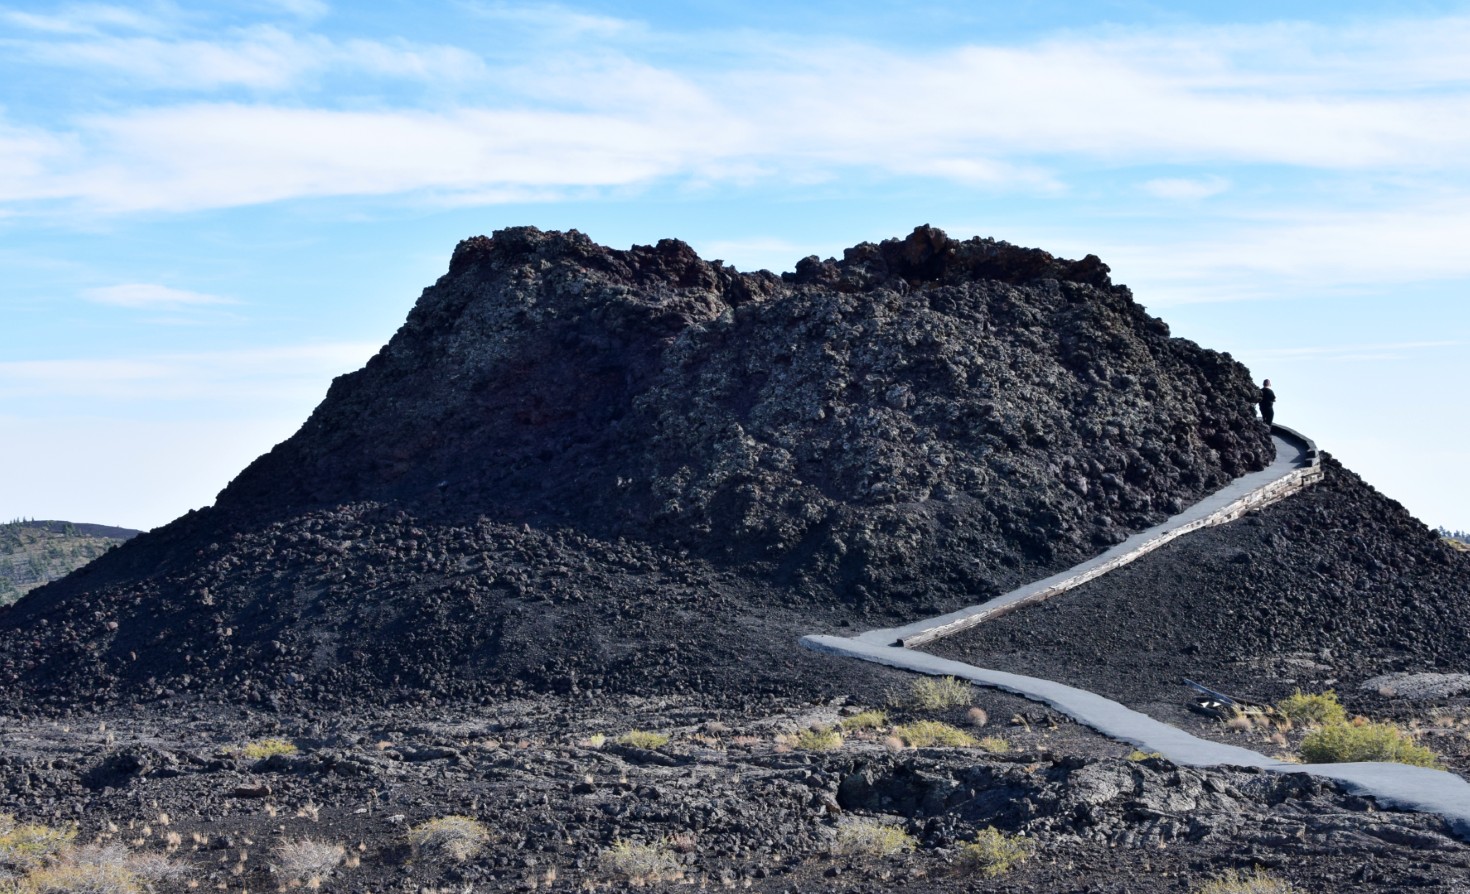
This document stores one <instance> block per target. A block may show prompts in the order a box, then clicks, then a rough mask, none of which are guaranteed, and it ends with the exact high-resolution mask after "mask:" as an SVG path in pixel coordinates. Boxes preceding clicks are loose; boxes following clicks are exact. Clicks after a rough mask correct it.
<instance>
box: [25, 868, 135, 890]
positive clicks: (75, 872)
mask: <svg viewBox="0 0 1470 894" xmlns="http://www.w3.org/2000/svg"><path fill="white" fill-rule="evenodd" d="M151 889H152V886H151V885H148V884H146V883H145V881H144V880H143V879H142V878H139V877H138V875H137V874H136V873H134V872H133V871H132V870H130V869H128V868H127V867H126V866H123V865H120V864H116V863H56V864H54V865H51V866H45V867H42V868H41V869H37V870H36V871H34V872H32V873H31V874H30V875H28V876H26V877H25V878H24V879H21V881H20V882H19V883H18V884H17V885H16V886H15V891H16V894H144V892H146V891H148V890H151Z"/></svg>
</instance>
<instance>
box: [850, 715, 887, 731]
mask: <svg viewBox="0 0 1470 894" xmlns="http://www.w3.org/2000/svg"><path fill="white" fill-rule="evenodd" d="M887 725H888V712H887V711H863V712H862V713H861V714H854V715H852V716H851V717H845V718H843V720H842V723H840V724H839V726H841V727H842V731H843V732H845V733H852V732H857V731H858V730H865V729H874V730H876V729H882V728H883V727H885V726H887Z"/></svg>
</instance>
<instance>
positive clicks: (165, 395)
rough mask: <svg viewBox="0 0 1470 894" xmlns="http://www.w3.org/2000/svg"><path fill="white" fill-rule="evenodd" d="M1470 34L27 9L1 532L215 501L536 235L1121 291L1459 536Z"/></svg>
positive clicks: (1121, 7)
mask: <svg viewBox="0 0 1470 894" xmlns="http://www.w3.org/2000/svg"><path fill="white" fill-rule="evenodd" d="M1466 47H1470V2H1454V3H1451V2H1413V0H1409V2H1396V3H1393V4H1388V3H1376V2H1375V3H1369V2H1355V0H1339V2H1334V3H1290V2H1273V3H1269V4H1268V3H1263V2H1254V0H1243V2H1236V3H1231V4H1203V3H1200V4H1169V5H1160V4H1156V3H1150V2H1134V0H1116V2H1108V0H1098V2H1060V0H1013V2H1008V3H1004V4H1001V3H989V2H987V3H976V2H973V0H965V2H944V0H934V2H914V3H909V4H903V5H900V4H892V3H874V2H864V0H844V2H841V3H838V2H829V0H814V2H813V0H809V2H806V3H802V4H791V3H781V4H775V3H763V2H747V0H742V2H739V3H736V2H727V0H681V2H678V3H663V2H645V3H637V4H633V3H625V2H611V0H607V2H587V3H568V4H565V5H559V4H522V3H513V2H493V0H462V2H443V3H436V2H418V0H416V2H413V3H408V2H379V3H368V2H361V3H353V4H340V5H334V4H332V3H329V2H326V0H240V2H222V3H212V4H211V3H192V4H187V5H177V4H174V3H169V2H149V3H138V4H126V5H119V4H108V3H82V4H54V3H11V4H4V5H0V470H3V471H0V521H3V520H9V519H14V518H42V519H65V520H70V521H77V522H92V523H100V524H112V525H121V526H126V527H134V528H140V529H147V528H152V527H156V526H158V525H162V524H164V523H166V522H168V521H169V520H171V519H173V518H175V517H177V516H179V515H181V514H183V513H184V512H186V511H188V510H189V509H191V508H197V507H201V506H206V505H208V504H210V503H211V502H212V501H213V499H214V497H215V495H216V494H217V493H218V492H219V490H220V489H221V488H223V487H224V486H225V484H227V483H228V482H229V480H230V479H231V478H232V477H233V476H234V475H235V474H236V473H238V472H239V471H240V470H241V469H242V468H244V467H245V465H247V464H248V463H249V462H250V461H251V460H252V459H253V458H255V457H256V456H258V455H260V454H261V453H263V452H265V451H267V450H269V449H270V447H271V446H272V445H274V444H275V443H277V442H279V441H281V440H284V439H285V438H287V437H289V436H290V435H291V434H292V432H294V431H295V430H296V428H297V427H299V426H300V424H301V423H302V422H303V421H304V420H305V419H306V417H307V415H308V414H309V413H310V412H311V410H312V408H313V407H314V406H315V405H316V404H317V403H318V402H319V401H320V400H321V398H322V396H323V395H324V394H325V392H326V389H327V386H328V384H329V383H330V382H331V379H332V378H333V377H334V376H337V375H341V374H343V373H346V372H350V371H352V370H354V369H356V368H358V367H360V366H361V365H362V364H363V363H364V362H365V361H366V360H367V358H368V357H370V356H371V355H372V354H373V353H374V352H375V351H376V350H377V349H378V347H379V346H380V345H382V344H383V343H384V342H385V341H386V340H387V339H388V338H389V337H390V336H391V335H392V334H393V332H394V331H395V330H396V329H397V327H398V326H399V324H400V323H401V322H402V321H403V319H404V317H405V315H406V314H407V312H408V310H409V309H410V308H411V307H412V305H413V303H414V301H415V300H416V299H417V297H418V295H419V293H420V291H421V290H422V289H423V288H424V287H426V286H428V285H430V284H432V283H433V282H434V280H435V279H436V278H438V277H439V276H441V275H442V274H443V273H444V272H445V271H446V269H447V266H448V261H449V256H450V253H451V252H452V250H453V248H454V245H455V244H456V243H457V242H458V241H459V240H460V239H463V238H465V237H468V236H472V235H477V234H481V233H486V234H488V233H490V232H492V231H494V230H496V229H499V228H502V227H506V226H517V225H525V224H530V225H534V226H538V227H541V228H543V229H573V228H575V229H578V230H581V231H582V232H584V233H586V234H588V235H589V236H591V237H592V238H593V239H595V240H596V241H598V242H601V243H603V244H605V245H610V246H612V247H614V248H627V247H629V246H631V245H634V244H649V243H653V242H656V241H657V240H659V239H661V238H666V237H674V238H679V239H683V240H684V241H686V242H688V243H689V244H691V245H692V246H693V247H694V248H695V249H696V250H697V251H699V252H700V254H701V255H703V256H704V257H706V258H719V259H722V260H725V261H726V262H728V263H731V264H733V265H735V266H736V267H737V268H739V269H742V270H755V269H761V268H766V269H770V270H774V271H777V272H780V271H784V270H790V269H793V267H794V266H795V263H796V261H797V260H798V259H800V258H802V257H805V256H807V255H812V254H815V255H820V256H822V257H827V256H840V255H841V251H842V249H843V248H844V247H847V246H850V245H854V244H857V243H859V242H864V241H879V240H882V239H884V238H891V237H901V236H903V235H905V234H907V233H908V232H909V231H910V230H912V229H913V227H915V226H917V225H920V224H926V223H927V224H932V225H934V226H937V227H940V228H942V229H944V230H946V231H947V232H948V233H949V234H950V235H951V236H955V237H959V238H968V237H970V236H977V235H978V236H989V237H994V238H997V239H1003V240H1005V241H1008V242H1012V243H1016V244H1019V245H1026V246H1034V247H1039V248H1043V249H1045V250H1047V251H1050V252H1052V253H1053V254H1057V255H1060V256H1063V257H1073V258H1075V257H1081V256H1083V255H1086V254H1097V255H1099V256H1100V257H1101V258H1102V259H1103V260H1104V261H1105V262H1106V263H1108V264H1109V265H1110V266H1111V268H1112V271H1113V279H1114V281H1115V282H1120V283H1124V284H1127V285H1128V286H1129V287H1131V288H1132V289H1133V292H1134V295H1135V298H1136V299H1137V300H1138V301H1139V302H1140V303H1141V304H1143V305H1144V306H1145V307H1147V308H1148V309H1149V311H1150V312H1151V313H1153V314H1155V315H1158V316H1160V317H1162V318H1163V319H1164V320H1165V321H1167V322H1168V323H1169V324H1170V326H1171V327H1172V329H1173V331H1174V333H1175V334H1176V335H1179V336H1182V337H1186V338H1190V339H1193V340H1194V341H1197V342H1199V343H1201V344H1203V345H1205V346H1207V347H1210V348H1214V349H1216V350H1220V351H1228V352H1229V353H1230V354H1231V355H1232V356H1234V357H1236V358H1237V359H1239V360H1241V361H1242V362H1244V363H1245V364H1246V365H1247V366H1249V367H1250V369H1251V370H1252V372H1253V374H1254V375H1255V376H1256V378H1257V379H1260V378H1263V377H1267V378H1270V379H1271V380H1272V382H1273V386H1274V388H1275V391H1276V393H1277V395H1278V397H1279V400H1278V403H1277V405H1276V406H1277V419H1278V421H1280V422H1283V423H1285V424H1287V425H1291V426H1293V427H1295V428H1298V429H1300V430H1301V431H1303V432H1305V433H1306V434H1308V435H1309V436H1311V437H1313V438H1315V439H1316V441H1317V442H1318V444H1319V445H1320V446H1321V447H1322V448H1323V449H1325V450H1327V451H1328V452H1330V453H1332V454H1333V455H1335V456H1336V457H1338V458H1339V459H1341V460H1342V461H1343V462H1344V463H1345V464H1346V465H1347V466H1348V467H1349V468H1351V469H1353V470H1354V471H1357V472H1358V473H1360V474H1361V475H1363V476H1364V477H1365V478H1366V479H1367V480H1368V481H1369V482H1370V483H1371V484H1373V485H1374V486H1375V487H1377V488H1378V489H1379V490H1380V491H1382V492H1384V493H1386V494H1387V495H1388V496H1390V497H1392V498H1394V499H1396V500H1399V501H1400V502H1402V503H1403V504H1404V505H1405V506H1406V507H1407V508H1408V509H1409V510H1410V511H1411V512H1412V513H1414V514H1415V515H1416V516H1417V517H1418V518H1420V519H1421V520H1423V521H1424V522H1426V523H1428V524H1430V525H1432V526H1434V525H1444V526H1447V527H1450V528H1470V471H1467V464H1466V463H1465V462H1464V454H1465V445H1466V444H1467V443H1470V412H1467V410H1470V397H1467V395H1470V376H1467V364H1466V357H1467V345H1470V304H1467V300H1466V299H1467V289H1470V51H1467V50H1466Z"/></svg>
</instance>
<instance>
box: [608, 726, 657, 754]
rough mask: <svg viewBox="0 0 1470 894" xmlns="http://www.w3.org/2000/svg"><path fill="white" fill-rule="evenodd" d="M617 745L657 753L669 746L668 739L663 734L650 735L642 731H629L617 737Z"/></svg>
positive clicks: (650, 733) (646, 731)
mask: <svg viewBox="0 0 1470 894" xmlns="http://www.w3.org/2000/svg"><path fill="white" fill-rule="evenodd" d="M618 744H619V745H631V746H633V747H634V748H644V749H647V750H649V751H657V750H658V749H660V748H662V747H664V746H665V745H667V744H669V737H668V736H666V735H664V734H663V733H652V732H649V731H648V730H642V729H630V730H628V731H627V732H626V733H623V734H622V735H621V736H618Z"/></svg>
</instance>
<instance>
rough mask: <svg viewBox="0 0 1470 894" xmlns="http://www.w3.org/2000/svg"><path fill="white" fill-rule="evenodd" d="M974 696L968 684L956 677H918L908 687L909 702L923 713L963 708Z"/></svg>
mask: <svg viewBox="0 0 1470 894" xmlns="http://www.w3.org/2000/svg"><path fill="white" fill-rule="evenodd" d="M973 698H974V694H973V693H972V692H971V691H970V684H969V683H966V682H965V681H964V680H961V679H958V678H957V677H919V678H917V679H915V680H914V682H913V683H912V684H911V685H910V686H909V700H910V702H911V703H912V704H913V706H914V707H916V708H920V709H922V710H925V711H942V710H944V709H945V708H963V707H965V706H966V705H968V704H969V703H970V701H971V699H973Z"/></svg>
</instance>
